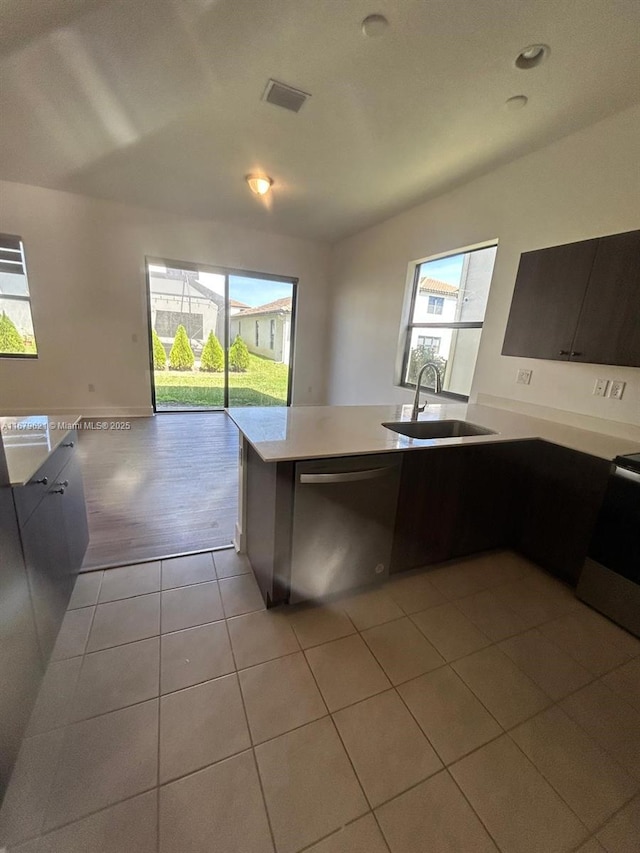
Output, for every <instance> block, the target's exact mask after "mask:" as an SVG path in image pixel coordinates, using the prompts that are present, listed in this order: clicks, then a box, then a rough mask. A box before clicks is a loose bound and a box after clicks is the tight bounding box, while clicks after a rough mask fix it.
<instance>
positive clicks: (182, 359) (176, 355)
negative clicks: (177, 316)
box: [169, 324, 196, 370]
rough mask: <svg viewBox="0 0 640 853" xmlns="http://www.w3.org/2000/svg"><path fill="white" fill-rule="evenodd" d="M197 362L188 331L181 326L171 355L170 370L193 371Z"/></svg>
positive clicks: (177, 331) (174, 340) (177, 330)
mask: <svg viewBox="0 0 640 853" xmlns="http://www.w3.org/2000/svg"><path fill="white" fill-rule="evenodd" d="M195 360H196V359H195V356H194V354H193V350H192V349H191V344H190V343H189V338H188V337H187V330H186V329H185V327H184V326H183V325H182V324H180V325H179V326H178V328H177V329H176V336H175V338H174V339H173V346H172V347H171V351H170V353H169V370H191V369H192V367H193V363H194V361H195Z"/></svg>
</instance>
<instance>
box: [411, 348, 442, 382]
mask: <svg viewBox="0 0 640 853" xmlns="http://www.w3.org/2000/svg"><path fill="white" fill-rule="evenodd" d="M428 361H432V362H434V363H435V365H436V367H437V368H438V370H439V371H440V376H441V378H442V379H443V380H444V372H445V369H446V366H447V360H446V359H445V358H442V356H440V355H438V354H437V353H436V351H435V350H434V349H433V347H428V346H424V344H419V345H418V346H416V347H413V349H412V350H411V355H410V356H409V369H408V370H407V382H411V383H415V382H416V380H417V378H418V371H419V370H420V368H421V367H422V365H423V364H426V363H427V362H428Z"/></svg>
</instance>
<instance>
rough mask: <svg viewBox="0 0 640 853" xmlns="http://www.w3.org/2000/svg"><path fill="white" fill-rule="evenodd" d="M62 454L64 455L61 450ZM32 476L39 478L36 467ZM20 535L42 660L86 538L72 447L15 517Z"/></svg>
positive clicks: (77, 466)
mask: <svg viewBox="0 0 640 853" xmlns="http://www.w3.org/2000/svg"><path fill="white" fill-rule="evenodd" d="M62 458H63V461H64V460H65V459H66V456H65V457H62ZM35 479H39V480H41V479H43V476H42V469H40V471H39V472H38V474H37V475H35ZM47 479H48V478H47ZM26 488H28V487H27V486H20V487H17V488H16V489H15V490H14V500H15V503H16V508H17V507H19V506H20V496H21V494H22V493H21V489H26ZM18 518H20V514H19V513H18ZM20 535H21V538H22V550H23V554H24V561H25V566H26V569H27V575H28V578H29V587H30V590H31V601H32V604H33V612H34V616H35V622H36V628H37V632H38V641H39V644H40V651H41V654H42V659H43V661H44V662H45V663H46V661H47V660H48V658H49V655H50V654H51V650H52V648H53V644H54V643H55V640H56V637H57V634H58V630H59V628H60V623H61V622H62V619H63V617H64V614H65V611H66V609H67V604H68V603H69V598H70V596H71V592H72V590H73V585H74V583H75V579H76V575H77V573H78V571H79V569H80V566H81V565H82V560H83V558H84V554H85V551H86V550H87V545H88V543H89V528H88V523H87V511H86V506H85V500H84V487H83V483H82V471H81V469H80V460H79V458H78V457H77V455H76V454H75V453H72V454H71V456H70V457H69V458H68V461H66V464H65V466H64V467H63V468H62V470H61V471H59V473H58V474H56V475H55V476H54V477H53V478H52V479H48V482H47V484H46V491H45V493H44V495H43V496H42V498H41V500H40V502H39V503H38V505H37V506H36V508H35V509H34V510H33V512H32V513H31V515H30V516H29V520H28V521H27V522H26V524H23V523H22V522H20Z"/></svg>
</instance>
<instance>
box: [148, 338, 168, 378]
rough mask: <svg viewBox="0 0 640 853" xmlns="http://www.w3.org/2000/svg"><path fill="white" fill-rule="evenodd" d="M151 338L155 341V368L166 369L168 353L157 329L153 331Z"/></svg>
mask: <svg viewBox="0 0 640 853" xmlns="http://www.w3.org/2000/svg"><path fill="white" fill-rule="evenodd" d="M151 340H152V341H153V369H154V370H164V369H165V367H166V366H167V354H166V352H165V351H164V347H163V346H162V342H161V341H160V338H159V337H158V333H157V332H156V330H155V329H153V331H152V332H151Z"/></svg>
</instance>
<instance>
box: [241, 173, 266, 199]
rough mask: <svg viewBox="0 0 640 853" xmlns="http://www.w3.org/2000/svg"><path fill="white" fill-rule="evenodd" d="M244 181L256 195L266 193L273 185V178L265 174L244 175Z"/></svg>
mask: <svg viewBox="0 0 640 853" xmlns="http://www.w3.org/2000/svg"><path fill="white" fill-rule="evenodd" d="M245 181H246V182H247V183H248V184H249V189H250V190H251V192H252V193H255V194H256V195H266V193H268V192H269V190H270V189H271V187H272V186H273V180H272V179H271V178H269V177H268V176H267V175H246V176H245Z"/></svg>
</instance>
